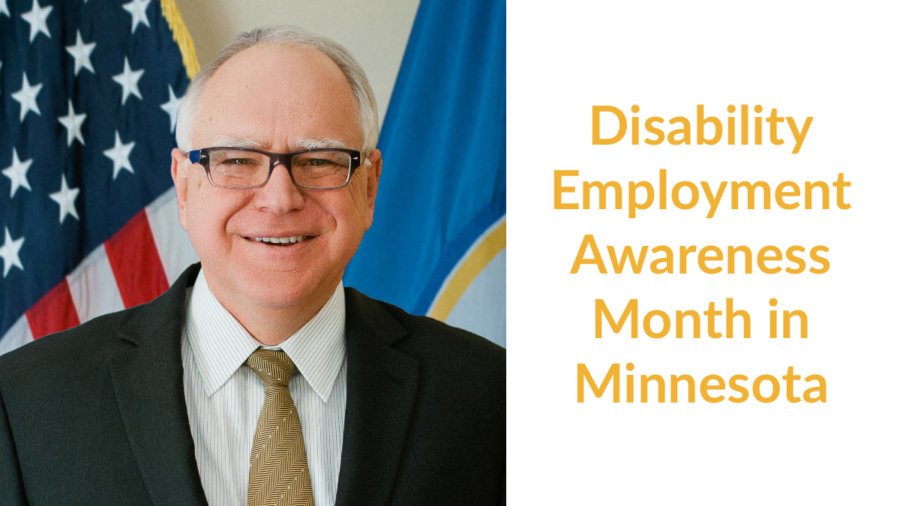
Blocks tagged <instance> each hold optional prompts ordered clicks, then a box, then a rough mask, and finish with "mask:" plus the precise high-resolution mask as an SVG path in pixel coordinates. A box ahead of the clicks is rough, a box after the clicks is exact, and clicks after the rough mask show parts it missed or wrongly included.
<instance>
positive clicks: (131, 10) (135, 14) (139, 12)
mask: <svg viewBox="0 0 900 506" xmlns="http://www.w3.org/2000/svg"><path fill="white" fill-rule="evenodd" d="M148 5H150V0H132V1H131V2H128V3H127V4H125V5H123V6H122V8H123V9H125V10H126V11H128V14H131V33H134V32H136V31H137V28H138V26H139V25H142V24H144V25H147V26H148V27H149V26H150V20H149V19H147V6H148Z"/></svg>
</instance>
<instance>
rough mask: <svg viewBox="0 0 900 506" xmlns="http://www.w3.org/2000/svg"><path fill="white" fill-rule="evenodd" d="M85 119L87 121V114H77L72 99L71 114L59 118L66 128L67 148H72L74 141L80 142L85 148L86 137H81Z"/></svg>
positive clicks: (70, 103)
mask: <svg viewBox="0 0 900 506" xmlns="http://www.w3.org/2000/svg"><path fill="white" fill-rule="evenodd" d="M85 119H87V114H75V109H74V108H73V107H72V100H71V99H70V100H69V114H68V115H67V116H60V117H59V122H60V123H62V126H64V127H66V146H71V145H72V140H73V139H78V142H80V143H81V145H82V146H84V137H82V136H81V124H82V123H84V120H85Z"/></svg>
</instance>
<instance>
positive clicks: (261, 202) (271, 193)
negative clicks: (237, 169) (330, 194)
mask: <svg viewBox="0 0 900 506" xmlns="http://www.w3.org/2000/svg"><path fill="white" fill-rule="evenodd" d="M254 202H255V204H256V207H257V208H258V209H260V210H263V211H267V212H270V213H274V214H285V213H289V212H291V211H294V210H297V209H300V208H302V207H303V205H304V203H305V199H304V196H303V192H301V191H300V189H299V188H297V187H296V186H294V182H293V181H292V180H291V175H290V174H289V173H288V169H287V167H286V166H285V165H284V164H282V163H277V164H276V165H275V167H274V169H273V170H272V175H271V176H269V181H268V182H267V183H266V184H265V185H264V186H262V187H261V188H257V189H256V197H255V199H254Z"/></svg>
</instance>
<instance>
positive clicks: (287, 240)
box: [253, 235, 303, 244]
mask: <svg viewBox="0 0 900 506" xmlns="http://www.w3.org/2000/svg"><path fill="white" fill-rule="evenodd" d="M253 240H254V241H256V242H264V243H268V244H295V243H298V242H300V241H302V240H303V236H302V235H292V236H290V237H254V238H253Z"/></svg>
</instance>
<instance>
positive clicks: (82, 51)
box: [66, 30, 97, 76]
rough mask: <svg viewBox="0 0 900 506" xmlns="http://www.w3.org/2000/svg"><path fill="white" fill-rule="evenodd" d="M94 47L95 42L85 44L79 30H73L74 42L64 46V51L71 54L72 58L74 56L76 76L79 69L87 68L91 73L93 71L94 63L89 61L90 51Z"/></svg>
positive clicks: (95, 45) (92, 50)
mask: <svg viewBox="0 0 900 506" xmlns="http://www.w3.org/2000/svg"><path fill="white" fill-rule="evenodd" d="M96 47H97V43H96V42H91V43H89V44H85V43H84V41H83V40H81V30H75V44H72V45H71V46H66V52H67V53H69V54H70V55H72V58H75V75H76V76H77V75H78V71H79V70H81V69H88V70H89V71H90V72H91V73H92V74H93V73H94V65H93V64H92V63H91V53H92V52H94V48H96Z"/></svg>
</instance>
